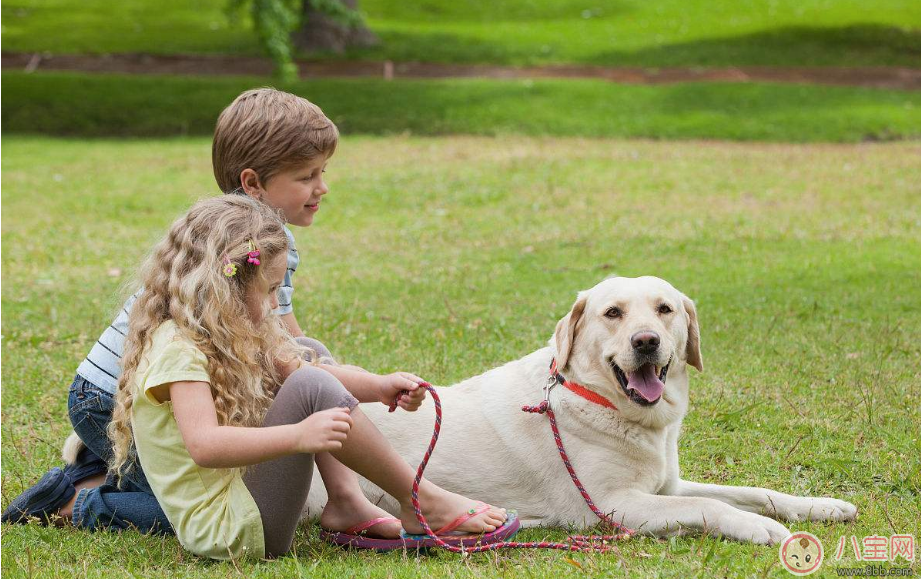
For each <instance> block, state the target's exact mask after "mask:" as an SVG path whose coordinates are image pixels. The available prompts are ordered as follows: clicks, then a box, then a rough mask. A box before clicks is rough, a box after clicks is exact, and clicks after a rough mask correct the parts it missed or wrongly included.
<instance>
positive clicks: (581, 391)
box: [550, 359, 617, 410]
mask: <svg viewBox="0 0 921 579" xmlns="http://www.w3.org/2000/svg"><path fill="white" fill-rule="evenodd" d="M550 375H551V376H553V378H554V379H555V380H556V381H557V382H558V383H560V384H562V385H563V388H566V389H567V390H569V391H570V392H572V393H573V394H575V395H577V396H581V397H582V398H585V399H586V400H588V401H589V402H594V403H595V404H598V405H599V406H604V407H605V408H610V409H612V410H617V406H614V404H613V403H612V402H611V401H610V400H608V399H607V398H605V397H604V396H602V395H601V394H598V393H597V392H593V391H591V390H589V389H588V388H586V387H585V386H582V385H581V384H576V383H575V382H570V381H569V380H567V379H566V378H563V375H562V374H560V373H559V372H557V370H556V359H554V360H553V361H552V362H550Z"/></svg>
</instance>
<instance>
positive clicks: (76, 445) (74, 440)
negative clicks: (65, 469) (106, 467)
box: [61, 432, 86, 464]
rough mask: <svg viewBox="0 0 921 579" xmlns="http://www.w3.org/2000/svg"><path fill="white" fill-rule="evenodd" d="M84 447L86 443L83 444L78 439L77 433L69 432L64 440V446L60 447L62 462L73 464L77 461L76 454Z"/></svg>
mask: <svg viewBox="0 0 921 579" xmlns="http://www.w3.org/2000/svg"><path fill="white" fill-rule="evenodd" d="M84 448H86V445H85V444H83V441H82V440H80V437H79V436H77V433H76V432H71V433H70V436H68V437H67V440H66V441H65V442H64V448H62V449H61V458H63V459H64V462H66V463H67V464H73V463H75V462H77V456H78V455H79V454H80V451H82V450H83V449H84Z"/></svg>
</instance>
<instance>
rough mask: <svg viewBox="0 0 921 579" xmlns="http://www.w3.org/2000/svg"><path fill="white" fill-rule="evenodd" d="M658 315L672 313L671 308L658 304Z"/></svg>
mask: <svg viewBox="0 0 921 579" xmlns="http://www.w3.org/2000/svg"><path fill="white" fill-rule="evenodd" d="M656 311H658V312H659V313H660V314H670V313H672V308H671V307H670V306H669V305H668V304H659V307H658V308H656Z"/></svg>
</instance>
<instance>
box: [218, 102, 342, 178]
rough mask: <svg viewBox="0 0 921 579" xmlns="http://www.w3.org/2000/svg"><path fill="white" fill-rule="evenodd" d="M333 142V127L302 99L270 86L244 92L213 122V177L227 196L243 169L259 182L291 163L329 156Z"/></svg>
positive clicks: (335, 136)
mask: <svg viewBox="0 0 921 579" xmlns="http://www.w3.org/2000/svg"><path fill="white" fill-rule="evenodd" d="M338 142H339V130H338V129H337V128H336V125H335V124H333V122H332V121H331V120H329V119H328V118H326V115H324V114H323V111H321V110H320V107H318V106H317V105H315V104H313V103H311V102H310V101H308V100H307V99H304V98H301V97H299V96H297V95H293V94H291V93H286V92H282V91H279V90H275V89H273V88H257V89H253V90H248V91H246V92H244V93H243V94H241V95H240V96H238V97H237V98H236V99H234V101H233V102H232V103H230V105H229V106H228V107H227V108H226V109H224V112H222V113H221V116H220V117H218V119H217V126H215V128H214V141H213V143H212V145H211V164H212V165H213V166H214V178H215V179H217V184H218V186H219V187H220V188H221V190H222V191H224V192H225V193H229V192H231V191H233V190H234V189H237V188H239V187H241V185H242V184H241V183H240V173H241V172H242V171H243V169H247V168H249V169H252V170H254V171H255V172H256V174H257V175H259V180H260V181H261V182H262V183H263V184H265V183H266V181H268V180H269V179H271V178H272V177H274V176H275V175H276V174H277V173H278V172H279V171H283V170H285V169H287V168H289V167H291V166H293V165H297V164H300V163H303V162H305V161H309V160H311V159H315V158H316V157H319V156H321V155H322V156H326V157H329V156H330V155H332V154H333V153H334V152H335V151H336V145H337V144H338Z"/></svg>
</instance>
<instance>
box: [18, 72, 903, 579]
mask: <svg viewBox="0 0 921 579" xmlns="http://www.w3.org/2000/svg"><path fill="white" fill-rule="evenodd" d="M4 80H6V78H4ZM4 90H6V89H4ZM5 96H6V94H4V97H5ZM4 112H6V111H4ZM4 144H5V145H6V148H5V149H4V151H3V160H2V169H3V178H4V180H3V185H4V187H3V192H2V203H3V209H4V212H3V218H2V219H3V221H2V242H3V248H4V251H3V257H2V271H3V277H4V281H5V283H4V284H3V288H2V314H3V319H4V322H5V324H4V327H3V344H2V348H3V349H2V354H3V362H4V363H3V368H2V379H3V386H4V388H3V398H2V401H3V416H2V440H3V444H2V448H3V451H4V452H3V477H2V494H3V504H4V505H5V504H6V503H7V502H8V501H9V500H10V498H12V497H13V496H15V495H16V494H17V493H19V492H20V491H21V490H22V488H23V486H24V485H25V484H27V483H28V482H29V481H32V480H34V479H35V478H37V477H38V476H40V475H41V473H42V472H44V471H45V470H46V469H47V468H48V467H49V466H51V465H53V464H56V463H57V462H58V459H57V453H58V447H59V444H60V442H61V441H62V440H63V439H64V437H65V436H66V434H67V433H68V430H69V425H68V422H67V419H66V414H65V412H66V389H67V385H68V384H69V382H70V379H71V377H72V374H73V371H74V368H76V366H77V364H78V363H79V362H80V360H81V359H82V357H83V356H84V355H85V354H86V352H87V351H88V349H89V348H90V346H91V344H92V343H93V341H94V340H95V339H96V337H97V335H98V333H99V332H100V331H101V330H102V328H104V327H105V325H106V324H108V322H109V319H110V316H111V314H112V313H113V312H114V311H115V309H116V308H117V306H118V304H119V299H118V298H117V295H118V292H119V291H120V290H119V288H121V287H122V286H123V285H124V284H125V283H126V282H127V281H128V280H129V279H130V275H131V272H132V270H133V268H134V267H135V266H136V264H137V263H138V260H139V259H140V258H141V257H142V256H143V255H144V253H145V252H146V251H147V249H148V248H149V246H150V244H152V243H153V242H154V241H155V240H157V239H158V238H159V236H160V235H161V234H162V233H163V232H164V229H165V227H166V226H167V224H168V223H169V222H170V221H171V220H172V219H173V218H174V217H175V216H176V215H178V214H179V213H180V212H182V211H183V210H184V209H185V208H186V207H187V206H188V205H189V204H190V203H191V201H192V200H193V199H195V198H198V197H201V196H203V195H211V194H214V193H215V191H216V187H215V185H214V183H213V180H212V178H211V176H210V175H211V170H210V163H209V153H210V144H209V141H208V139H207V138H184V139H164V140H129V141H124V140H66V139H54V138H47V137H24V136H12V135H8V134H7V135H5V139H4ZM919 156H921V146H919V144H917V143H889V144H856V145H827V144H823V145H780V144H738V143H735V144H733V143H713V142H704V141H695V142H687V143H658V142H648V141H623V140H608V139H582V138H552V139H551V138H533V137H514V136H506V137H503V138H487V137H463V136H461V137H440V138H422V137H410V136H390V137H374V136H347V137H346V138H345V139H344V140H343V143H342V144H341V146H340V149H339V152H338V153H337V155H336V157H335V158H334V159H333V161H332V162H331V164H330V170H329V172H328V173H327V175H328V177H329V181H330V185H331V188H332V193H330V195H329V196H328V197H327V198H326V199H325V200H324V207H323V210H322V211H321V213H320V214H319V215H318V218H317V223H316V225H315V226H313V227H312V228H311V229H309V230H296V232H295V234H296V237H297V240H298V246H299V249H300V252H301V256H302V259H303V265H302V268H301V269H299V270H298V275H297V281H298V284H297V287H298V291H297V293H296V295H295V310H296V313H297V316H298V318H299V320H300V321H301V324H302V326H303V327H304V328H306V329H307V332H308V333H309V334H312V335H314V336H316V337H318V338H320V339H322V340H323V341H325V342H326V343H327V344H328V345H329V346H330V347H331V349H332V351H333V352H334V353H335V354H336V355H337V357H339V358H341V359H342V360H344V361H347V362H351V363H357V364H361V365H363V366H365V367H367V368H369V369H371V370H374V371H381V372H386V371H393V370H397V369H404V370H409V371H414V372H417V373H419V374H421V375H422V376H424V377H426V378H428V379H430V380H431V381H433V382H435V383H437V384H451V383H454V382H456V381H458V380H460V379H461V378H464V377H467V376H470V375H473V374H476V373H479V372H481V371H484V370H486V369H488V368H491V367H493V366H496V365H498V364H501V363H503V362H505V361H508V360H512V359H516V358H518V357H520V356H522V355H524V354H526V353H529V352H531V351H533V350H534V349H537V348H539V347H541V346H542V345H543V344H544V343H545V342H546V340H547V339H548V338H549V336H550V335H551V333H552V331H553V328H554V325H555V323H556V321H557V320H558V319H559V318H560V317H562V316H563V315H564V314H565V313H566V312H567V310H568V309H569V307H570V305H571V303H572V301H573V300H574V298H575V294H576V292H577V291H578V290H580V289H584V288H587V287H590V286H592V285H594V284H595V283H596V282H598V281H599V280H601V279H603V278H604V277H606V276H608V275H611V274H614V273H617V274H621V275H629V276H635V275H644V274H653V275H658V276H660V277H663V278H665V279H667V280H669V281H671V282H672V283H674V284H675V285H676V287H678V288H679V289H681V290H683V291H685V292H686V293H687V294H689V295H690V296H692V297H693V298H694V299H695V300H696V301H697V305H698V311H699V314H700V319H701V332H702V342H703V355H704V360H705V364H706V366H707V369H706V372H705V373H703V374H700V375H694V376H692V384H691V403H692V408H691V413H690V414H689V416H688V418H687V420H686V421H685V427H684V436H683V439H682V443H681V446H680V448H681V459H682V465H683V475H684V477H685V478H689V479H691V480H699V481H708V482H717V483H726V484H753V485H760V486H766V487H770V488H775V489H777V490H780V491H784V492H789V493H794V494H814V495H831V496H835V497H838V498H842V499H846V500H848V501H851V502H853V503H855V504H856V505H857V506H858V508H859V509H860V516H859V519H858V521H857V522H856V523H854V524H850V525H845V524H836V525H822V524H794V525H791V527H792V529H794V530H808V531H810V532H813V533H815V534H816V535H817V536H818V537H819V538H820V539H821V540H822V541H823V542H824V544H825V548H826V553H827V554H828V553H830V552H833V550H834V546H835V545H836V544H837V540H838V538H839V537H840V536H842V535H847V536H850V535H856V536H857V537H863V536H865V535H871V534H874V533H875V534H879V535H889V534H892V533H895V532H904V533H914V534H915V535H916V537H917V536H918V535H919V528H918V524H917V522H918V521H919V520H921V482H919V481H921V452H919V449H921V444H919V439H918V433H919V432H921V411H919V407H918V404H917V400H918V397H919V395H921V370H919V368H921V346H919V344H921V309H919V308H918V304H919V303H921V268H919V265H921V263H919V259H918V256H919V255H921V233H919V225H921V166H919V165H918V162H917V160H918V158H919ZM422 411H423V412H424V411H430V408H428V410H426V409H423V410H422ZM561 419H564V418H561ZM534 420H535V427H534V428H535V434H534V435H535V436H546V435H548V433H547V431H546V428H547V427H546V424H544V423H543V419H541V418H539V417H535V419H534ZM436 452H437V450H436ZM547 460H548V468H563V466H562V465H561V464H559V463H558V462H557V461H558V459H557V457H547ZM589 491H591V489H589ZM573 492H575V490H574V491H573ZM510 506H514V505H510ZM2 534H3V541H2V542H3V547H2V549H3V557H2V572H3V574H4V576H9V577H14V576H15V577H26V576H28V577H60V576H65V575H67V576H76V575H80V576H86V577H110V576H112V574H113V572H114V570H118V571H119V573H120V574H125V575H129V576H144V577H170V576H181V577H226V576H230V575H243V576H247V577H294V576H298V577H308V576H309V577H336V578H339V577H346V576H348V577H400V578H403V577H426V578H428V577H434V576H442V575H450V576H456V577H468V576H507V577H525V576H526V577H536V578H551V577H552V578H554V579H555V578H557V577H583V576H602V575H603V576H612V577H620V576H639V575H642V576H660V577H682V578H683V577H691V576H701V577H722V576H733V577H735V576H748V577H765V576H767V577H778V578H780V577H787V576H788V575H787V574H786V572H785V571H783V570H782V569H781V568H780V567H779V563H778V560H777V550H776V549H775V548H769V547H755V546H751V545H743V544H737V543H731V542H726V541H721V540H716V539H701V538H699V537H693V536H692V537H685V538H679V539H673V540H670V541H658V540H654V539H650V538H636V539H632V540H630V541H628V542H625V543H623V544H622V545H621V546H620V551H621V553H620V555H619V556H618V555H613V554H612V555H601V556H598V555H581V554H576V555H572V556H570V555H568V554H563V553H557V552H507V553H501V554H493V555H482V556H473V557H470V558H468V559H466V560H462V559H461V558H460V557H458V556H455V555H451V554H447V553H433V554H430V555H427V556H421V557H417V556H416V555H414V554H403V553H395V554H389V555H376V554H368V553H358V554H349V553H345V552H342V551H339V550H336V549H333V548H331V547H327V546H324V545H323V544H321V543H319V542H318V540H317V537H316V527H315V526H314V525H305V526H304V527H303V529H302V531H301V532H300V534H299V535H298V537H297V539H296V545H295V546H296V556H288V557H285V558H283V559H281V560H279V561H275V562H256V563H241V564H240V566H239V568H235V567H234V565H232V564H230V563H212V562H206V561H201V560H197V559H196V558H194V557H192V556H189V555H188V554H187V553H184V552H183V551H182V549H181V548H180V547H179V545H178V543H177V542H176V541H175V539H173V538H161V537H142V536H139V535H137V534H134V533H125V534H123V535H114V534H107V533H97V534H88V533H84V532H81V531H76V530H72V529H56V528H44V527H39V526H27V527H20V526H17V527H3V528H2ZM565 534H566V533H565V531H564V530H560V529H534V530H529V531H527V532H523V533H522V534H521V536H522V537H523V538H525V539H537V538H541V537H546V536H549V537H552V538H556V539H559V538H562V537H564V536H565ZM827 557H829V558H830V554H828V555H827ZM843 563H844V564H848V563H850V564H851V565H855V564H856V563H855V561H854V560H853V558H852V557H851V558H850V559H846V560H845V561H844V562H843ZM826 564H827V565H829V566H830V567H833V566H834V565H835V563H834V562H833V561H829V562H827V563H826ZM918 570H919V569H918V565H917V563H916V564H915V573H917V572H918Z"/></svg>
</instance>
